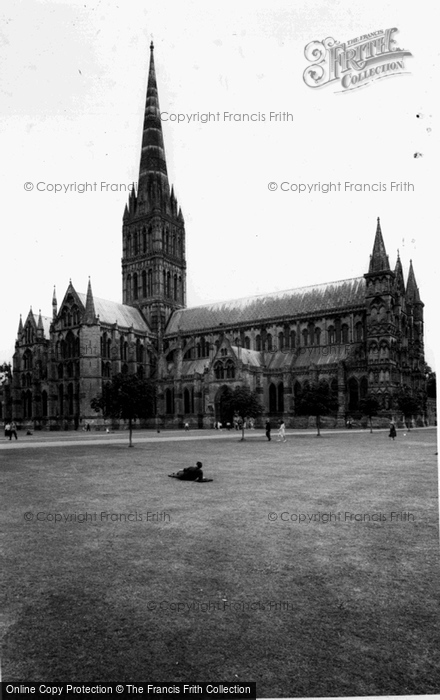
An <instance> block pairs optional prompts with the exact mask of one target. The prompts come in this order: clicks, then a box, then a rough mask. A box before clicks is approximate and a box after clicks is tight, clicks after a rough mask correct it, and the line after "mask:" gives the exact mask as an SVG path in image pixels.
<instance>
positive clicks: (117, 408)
mask: <svg viewBox="0 0 440 700" xmlns="http://www.w3.org/2000/svg"><path fill="white" fill-rule="evenodd" d="M90 405H91V407H92V408H93V410H94V411H96V412H100V411H102V414H103V415H104V416H105V417H106V418H122V419H123V420H128V426H129V431H130V434H129V441H130V446H131V445H132V442H131V435H132V427H133V420H135V419H136V418H149V417H150V416H152V415H154V406H155V387H154V385H153V384H152V383H151V382H150V381H148V380H147V379H142V378H140V377H138V376H137V375H136V374H117V375H115V376H114V377H113V378H112V379H111V381H109V382H106V383H105V384H104V385H103V387H102V394H100V395H99V396H97V397H95V398H94V399H92V401H91V402H90Z"/></svg>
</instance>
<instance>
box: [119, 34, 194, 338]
mask: <svg viewBox="0 0 440 700" xmlns="http://www.w3.org/2000/svg"><path fill="white" fill-rule="evenodd" d="M153 50H154V47H153V42H151V46H150V70H149V74H148V86H147V99H146V104H145V116H144V125H143V134H142V150H141V160H140V166H139V179H138V186H137V192H136V191H134V190H133V191H132V192H131V193H130V196H129V199H128V204H127V205H126V207H125V211H124V217H123V227H122V242H123V243H122V244H123V251H122V301H123V303H124V304H128V305H130V306H135V307H137V308H138V309H140V310H141V311H142V313H143V314H144V316H145V318H146V319H147V321H148V322H149V324H150V326H151V329H152V330H153V331H155V332H158V333H160V332H161V331H162V330H163V328H164V327H165V325H166V323H167V321H168V318H169V317H170V315H171V313H172V312H173V311H174V310H175V309H180V308H182V307H185V306H186V261H185V224H184V220H183V215H182V212H181V210H180V207H179V206H178V204H177V200H176V198H175V196H174V191H173V188H171V191H170V186H169V182H168V173H167V165H166V159H165V148H164V143H163V134H162V122H161V118H160V108H159V97H158V92H157V83H156V72H155V68H154V54H153Z"/></svg>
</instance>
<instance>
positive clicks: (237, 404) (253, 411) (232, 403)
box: [223, 386, 263, 441]
mask: <svg viewBox="0 0 440 700" xmlns="http://www.w3.org/2000/svg"><path fill="white" fill-rule="evenodd" d="M223 402H224V406H225V409H226V410H227V411H228V412H230V413H231V414H234V413H235V414H238V415H239V416H240V418H241V441H243V440H244V427H245V421H246V418H257V416H260V415H261V414H262V413H263V407H262V405H261V403H260V400H259V398H258V394H257V392H256V391H251V390H250V389H249V387H248V386H237V387H235V389H234V391H231V389H228V391H227V392H225V394H224V398H223Z"/></svg>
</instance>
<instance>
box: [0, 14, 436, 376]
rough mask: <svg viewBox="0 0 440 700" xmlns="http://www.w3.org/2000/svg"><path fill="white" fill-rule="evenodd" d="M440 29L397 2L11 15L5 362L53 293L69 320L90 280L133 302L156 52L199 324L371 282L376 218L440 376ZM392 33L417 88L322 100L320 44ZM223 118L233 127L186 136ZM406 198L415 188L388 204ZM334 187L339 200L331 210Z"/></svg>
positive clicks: (5, 36)
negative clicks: (345, 283)
mask: <svg viewBox="0 0 440 700" xmlns="http://www.w3.org/2000/svg"><path fill="white" fill-rule="evenodd" d="M435 15H436V5H435V3H434V2H433V1H429V2H427V1H424V0H422V1H421V2H418V3H417V13H415V12H414V6H413V4H412V3H402V2H398V1H397V0H391V1H389V2H374V1H373V2H369V3H368V4H367V3H365V4H363V5H362V6H361V5H360V4H359V5H356V6H354V5H353V3H351V2H348V0H340V1H339V2H337V1H336V2H332V3H329V2H323V1H322V0H315V1H314V2H309V0H307V1H304V2H302V1H300V2H293V1H292V0H289V1H288V2H287V1H285V0H273V1H271V2H269V0H265V2H262V1H261V0H253V1H252V3H250V2H240V1H237V0H234V2H231V1H230V0H222V2H218V1H217V0H212V1H211V2H209V3H206V2H202V0H189V1H187V2H185V3H176V2H174V1H171V0H160V2H159V0H157V1H156V2H148V3H146V2H141V1H140V0H128V1H127V2H124V3H122V2H116V0H96V1H95V2H93V3H90V2H84V0H83V1H82V2H79V0H78V1H77V0H58V1H57V2H49V1H47V2H46V1H43V0H41V1H39V2H37V1H36V0H26V2H17V1H16V0H14V1H13V2H11V1H10V0H3V3H2V9H1V23H0V26H1V30H0V31H1V33H0V75H1V76H2V77H1V83H0V149H1V150H0V153H1V154H2V164H3V167H2V168H1V171H2V172H1V175H0V177H1V180H0V186H1V188H2V193H3V198H2V201H3V231H2V266H1V272H0V275H1V278H0V292H1V299H2V305H1V323H0V327H1V335H0V362H3V361H10V360H11V359H12V354H13V351H14V342H15V338H16V334H17V328H18V323H19V318H20V314H22V316H23V320H25V318H26V316H27V314H28V311H29V308H30V306H32V308H33V310H34V312H36V313H38V311H39V310H40V309H41V312H42V314H43V315H47V316H50V315H51V311H52V303H51V302H52V293H53V288H54V286H55V287H56V293H57V298H58V304H60V303H61V301H62V299H63V296H64V294H65V291H66V289H67V286H68V284H69V280H70V279H71V280H72V283H73V285H74V287H75V289H76V290H77V291H79V292H85V291H86V288H87V282H88V278H89V276H90V278H91V283H92V288H93V292H94V294H95V296H97V297H101V298H105V299H111V300H114V301H121V300H122V284H121V253H122V251H121V241H122V236H121V231H122V215H123V211H124V206H125V203H126V201H127V198H128V192H127V191H126V189H127V187H128V186H129V185H130V183H132V182H133V181H136V180H137V174H138V167H139V157H140V144H141V136H142V119H143V110H144V102H145V91H146V82H147V75H148V63H149V53H150V52H149V44H150V41H151V40H153V41H154V45H155V64H156V74H157V80H158V89H159V100H160V106H161V110H162V112H163V113H164V115H163V117H164V119H163V131H164V139H165V150H166V155H167V163H168V173H169V179H170V183H171V184H174V188H175V193H176V196H177V199H178V202H179V204H180V206H181V207H182V211H183V215H184V217H185V224H186V252H187V266H188V267H187V280H188V286H187V303H188V306H194V305H200V304H205V303H209V302H212V301H219V300H226V299H233V298H240V297H245V296H252V295H256V294H260V293H261V294H262V293H266V292H272V291H277V290H283V289H292V288H295V287H301V286H306V285H312V284H319V283H323V282H330V281H333V280H339V279H346V278H350V277H357V276H360V275H363V274H364V273H365V272H367V270H368V263H369V256H370V253H371V251H372V247H373V241H374V234H375V230H376V220H377V217H378V216H379V217H380V219H381V226H382V232H383V236H384V241H385V246H386V249H387V252H388V254H389V258H390V263H391V266H392V267H394V265H395V262H396V255H397V250H399V251H400V257H401V260H402V264H403V269H404V273H405V275H406V274H407V272H408V267H409V262H410V259H412V261H413V266H414V271H415V275H416V279H417V282H418V285H419V289H420V294H421V297H422V300H423V301H424V303H425V349H426V357H427V360H428V362H429V364H431V365H432V366H434V367H435V366H436V357H435V354H436V348H437V347H438V337H437V336H438V332H437V330H436V328H435V326H436V320H437V313H436V303H438V301H437V300H438V290H437V286H436V282H437V279H438V254H437V249H438V246H437V237H438V231H439V227H438V224H439V207H438V205H437V200H438V193H437V192H438V184H437V163H438V155H439V154H438V149H439V145H438V142H439V139H438V123H437V122H438V113H437V110H436V107H437V104H436V103H435V101H436V99H438V98H437V94H438V89H437V87H438V67H439V66H438V48H437V47H438V38H437V35H436V33H437V28H436V27H437V25H436V22H435V21H434V18H435ZM428 18H429V21H427V19H428ZM389 28H395V29H396V30H397V31H396V32H395V33H394V35H393V36H394V39H395V41H396V46H398V47H399V48H401V49H405V50H407V51H409V52H410V53H411V56H410V57H405V59H404V72H403V73H402V74H401V75H398V76H395V75H394V76H392V77H386V78H382V79H380V80H375V81H373V82H370V83H369V84H368V85H366V86H363V87H361V88H358V89H354V90H344V89H342V88H341V84H340V82H339V84H336V82H335V83H330V84H327V85H324V86H322V87H318V88H311V87H309V86H308V85H307V84H306V83H305V81H304V79H303V73H304V71H305V69H306V68H307V67H308V66H309V65H310V63H309V61H308V60H307V58H306V56H305V47H306V46H307V45H308V44H310V42H313V41H322V40H324V39H326V38H332V39H334V40H336V41H338V42H341V43H342V42H346V43H347V42H349V41H351V40H353V39H355V38H356V37H360V36H362V35H365V34H368V33H372V32H376V31H378V30H386V29H389ZM225 112H227V113H229V114H235V115H242V114H253V115H257V116H256V117H255V119H256V121H244V120H241V121H237V120H235V119H228V118H226V119H225V118H224V113H225ZM271 112H272V113H283V112H286V113H288V114H290V115H292V118H291V119H289V121H282V120H274V119H270V114H271ZM206 113H212V114H217V113H219V114H220V119H218V120H215V121H209V122H206V123H203V122H202V121H200V120H197V118H193V119H191V120H189V119H188V117H184V118H182V121H180V122H177V121H173V120H172V118H170V115H177V114H182V115H191V114H193V115H197V114H199V115H200V114H206ZM263 116H264V119H263ZM415 153H419V154H421V155H420V157H417V158H415V157H414V154H415ZM392 182H395V183H405V182H406V183H410V184H411V185H412V188H410V191H406V192H405V191H397V190H394V191H391V184H390V183H392ZM25 183H31V187H30V186H29V185H26V187H27V188H28V189H25ZM86 183H89V190H90V191H85V192H82V193H81V192H80V190H81V185H84V184H86ZM94 183H96V185H95V187H94V189H93V185H94ZM101 183H104V184H103V185H102V184H101ZM269 183H275V185H276V188H275V187H274V186H273V185H270V187H271V188H272V189H270V188H269ZM281 183H288V184H284V185H282V184H281ZM319 183H320V184H321V188H320V189H319V187H318V184H319ZM328 183H334V184H335V185H336V186H337V183H341V185H340V188H339V191H338V190H337V189H336V191H333V192H327V193H325V192H324V191H323V190H324V189H325V187H322V185H325V184H328ZM345 183H351V185H352V187H351V190H350V186H349V187H348V189H347V188H346V185H345ZM300 184H303V185H304V184H305V185H310V186H311V188H312V191H305V192H304V191H302V192H299V191H298V187H297V186H298V185H300ZM359 184H360V185H362V186H363V185H370V186H372V185H375V189H376V190H378V191H370V192H368V191H356V190H355V188H354V185H359ZM55 185H60V186H61V187H62V188H63V189H62V191H60V192H55V191H54V186H55ZM291 186H293V189H291V188H290V187H291ZM295 187H296V189H295ZM363 189H365V188H363ZM283 190H285V191H283Z"/></svg>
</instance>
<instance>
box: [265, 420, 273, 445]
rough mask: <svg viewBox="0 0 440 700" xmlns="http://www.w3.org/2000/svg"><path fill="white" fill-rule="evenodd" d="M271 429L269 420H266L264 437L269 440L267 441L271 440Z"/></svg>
mask: <svg viewBox="0 0 440 700" xmlns="http://www.w3.org/2000/svg"><path fill="white" fill-rule="evenodd" d="M271 430H272V426H271V424H270V420H268V421H267V423H266V437H267V439H268V440H269V442H270V441H271V437H270V431H271Z"/></svg>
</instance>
